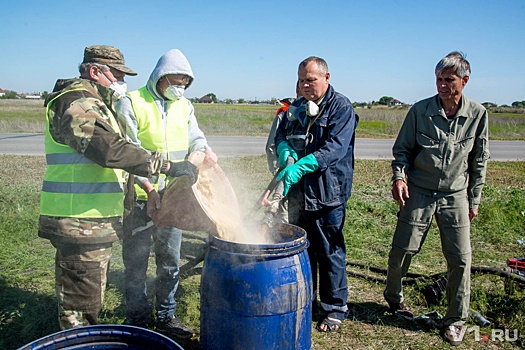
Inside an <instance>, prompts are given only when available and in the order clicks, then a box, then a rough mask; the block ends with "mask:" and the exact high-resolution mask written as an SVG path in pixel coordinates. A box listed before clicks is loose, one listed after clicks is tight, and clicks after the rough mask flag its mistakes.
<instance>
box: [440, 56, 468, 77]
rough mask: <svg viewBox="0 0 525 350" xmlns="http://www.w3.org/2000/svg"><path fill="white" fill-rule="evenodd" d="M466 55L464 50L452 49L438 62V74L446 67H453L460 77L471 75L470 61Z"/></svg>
mask: <svg viewBox="0 0 525 350" xmlns="http://www.w3.org/2000/svg"><path fill="white" fill-rule="evenodd" d="M466 57H467V55H466V54H464V53H463V52H459V51H452V52H451V53H449V54H448V55H446V56H445V57H443V58H442V59H441V61H439V62H438V64H437V65H436V70H435V73H436V75H438V74H439V73H441V72H442V71H444V70H445V69H449V68H453V69H454V71H455V72H456V74H457V75H458V76H459V77H460V78H464V77H468V76H470V63H469V62H468V61H467V60H466Z"/></svg>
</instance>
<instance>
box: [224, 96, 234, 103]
mask: <svg viewBox="0 0 525 350" xmlns="http://www.w3.org/2000/svg"><path fill="white" fill-rule="evenodd" d="M224 103H226V104H227V105H231V104H232V103H233V100H232V99H231V98H227V99H226V100H224Z"/></svg>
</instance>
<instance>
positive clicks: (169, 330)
mask: <svg viewBox="0 0 525 350" xmlns="http://www.w3.org/2000/svg"><path fill="white" fill-rule="evenodd" d="M157 331H159V332H161V333H164V334H166V335H170V336H173V337H176V338H179V339H189V338H191V337H192V336H193V334H194V332H193V329H191V328H190V327H186V326H185V325H183V324H182V322H181V321H180V320H179V319H178V318H177V317H176V316H172V317H168V318H166V319H159V320H157Z"/></svg>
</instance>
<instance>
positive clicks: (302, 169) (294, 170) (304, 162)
mask: <svg viewBox="0 0 525 350" xmlns="http://www.w3.org/2000/svg"><path fill="white" fill-rule="evenodd" d="M317 169H319V163H317V159H315V156H314V155H313V154H309V155H307V156H306V157H303V158H301V159H299V161H297V163H295V164H292V165H289V166H287V167H286V168H284V169H283V170H281V172H280V173H279V175H277V178H276V179H277V181H281V180H283V184H284V191H283V196H286V195H287V194H288V190H289V189H290V187H291V186H292V185H295V184H296V183H298V182H299V180H301V178H302V177H303V176H304V175H305V174H308V173H311V172H314V171H316V170H317Z"/></svg>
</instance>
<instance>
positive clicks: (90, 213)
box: [40, 88, 125, 218]
mask: <svg viewBox="0 0 525 350" xmlns="http://www.w3.org/2000/svg"><path fill="white" fill-rule="evenodd" d="M76 90H85V89H82V88H79V89H71V90H67V91H65V92H63V93H61V94H59V95H58V96H57V97H55V98H54V99H53V100H51V101H50V102H49V103H48V105H47V110H46V119H47V123H46V133H45V138H44V145H45V150H46V162H47V169H46V173H45V175H44V181H43V185H42V193H41V197H40V215H47V216H58V217H77V218H107V217H116V216H122V215H123V213H124V192H123V188H124V186H123V184H124V180H125V172H124V171H123V170H121V169H111V168H104V167H101V166H100V165H98V164H96V163H95V162H93V161H91V160H90V159H88V158H86V157H84V156H83V155H81V154H80V153H78V152H77V151H76V150H74V149H73V148H71V147H69V146H67V145H64V144H61V143H58V142H56V141H55V140H54V139H53V137H52V136H51V133H50V132H49V124H50V122H51V121H50V114H51V105H52V104H53V102H54V101H55V100H56V99H57V98H58V97H60V96H62V95H64V94H66V93H68V92H71V91H76ZM109 121H110V123H111V125H112V127H113V129H114V130H115V131H117V132H119V133H120V129H119V127H118V124H117V121H116V120H115V118H114V116H113V115H112V114H111V113H110V115H109Z"/></svg>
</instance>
